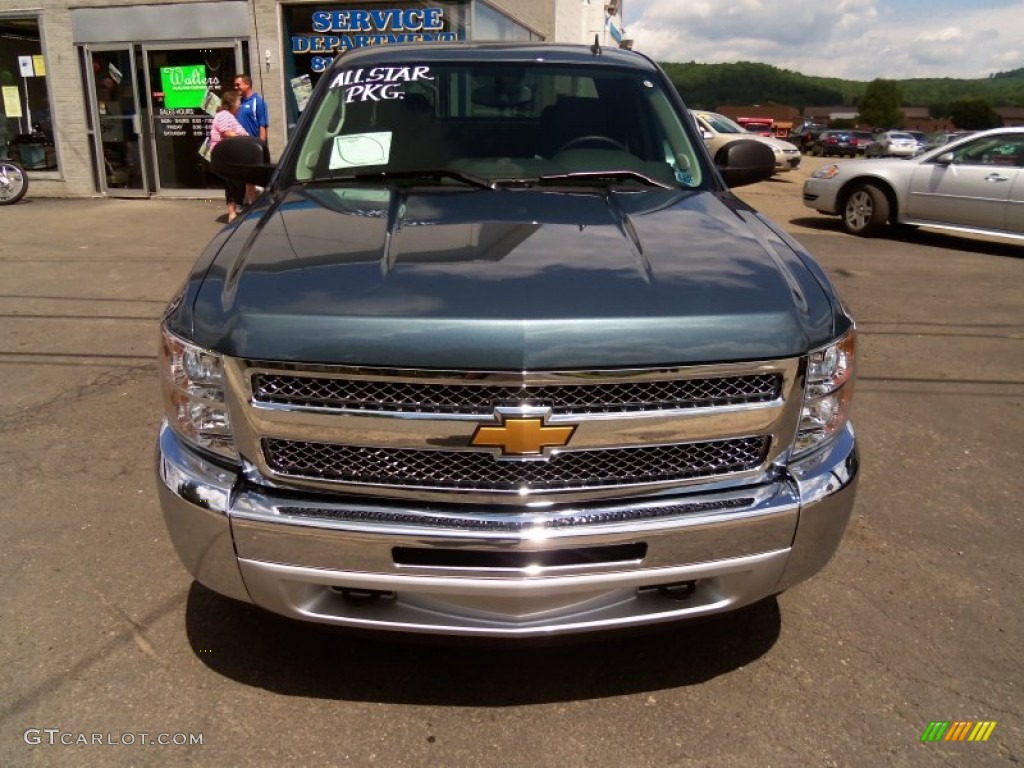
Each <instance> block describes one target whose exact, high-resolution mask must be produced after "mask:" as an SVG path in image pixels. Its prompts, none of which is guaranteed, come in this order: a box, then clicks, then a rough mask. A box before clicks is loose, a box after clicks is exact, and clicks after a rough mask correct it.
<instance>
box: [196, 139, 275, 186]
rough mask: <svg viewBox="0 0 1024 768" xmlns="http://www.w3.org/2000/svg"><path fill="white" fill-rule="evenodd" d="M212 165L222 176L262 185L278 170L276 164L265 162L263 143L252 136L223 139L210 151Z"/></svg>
mask: <svg viewBox="0 0 1024 768" xmlns="http://www.w3.org/2000/svg"><path fill="white" fill-rule="evenodd" d="M210 166H211V167H212V168H213V172H214V173H216V174H217V175H218V176H220V177H222V178H225V179H232V180H233V181H243V182H245V183H246V184H256V185H258V186H261V187H265V186H266V185H267V182H269V181H270V177H271V176H272V175H273V174H274V171H275V170H277V166H276V165H274V164H273V163H268V162H265V160H264V148H263V143H262V142H261V141H260V140H259V139H255V138H253V137H252V136H233V137H231V138H228V139H223V140H221V141H220V143H218V144H217V146H216V147H214V148H213V152H211V153H210Z"/></svg>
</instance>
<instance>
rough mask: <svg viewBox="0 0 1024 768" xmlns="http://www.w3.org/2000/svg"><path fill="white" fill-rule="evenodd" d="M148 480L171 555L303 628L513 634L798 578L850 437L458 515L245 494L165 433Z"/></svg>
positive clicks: (834, 540) (853, 470)
mask: <svg viewBox="0 0 1024 768" xmlns="http://www.w3.org/2000/svg"><path fill="white" fill-rule="evenodd" d="M157 475H158V487H159V491H160V500H161V505H162V507H163V512H164V518H165V520H166V523H167V527H168V530H169V531H170V535H171V539H172V541H173V542H174V546H175V548H176V549H177V551H178V555H179V557H180V558H181V560H182V562H183V563H184V564H185V566H186V568H187V569H188V570H189V572H190V573H191V574H192V575H193V576H194V577H195V579H196V580H197V581H199V582H200V583H202V584H204V585H205V586H207V587H209V588H210V589H212V590H214V591H216V592H219V593H222V594H225V595H227V596H229V597H233V598H236V599H240V600H245V601H248V602H252V603H254V604H256V605H258V606H261V607H263V608H265V609H268V610H271V611H274V612H276V613H279V614H282V615H285V616H290V617H293V618H297V619H303V620H307V621H316V622H323V623H329V624H338V625H344V626H351V627H362V628H368V629H390V630H398V631H406V632H431V633H442V634H459V635H482V636H506V637H515V636H530V635H549V634H555V633H564V632H578V631H587V630H599V629H607V628H612V627H624V626H631V625H639V624H648V623H654V622H662V621H671V620H676V619H683V618H688V617H696V616H704V615H709V614H714V613H720V612H723V611H727V610H731V609H734V608H738V607H740V606H743V605H747V604H750V603H753V602H756V601H757V600H760V599H762V598H764V597H768V596H769V595H772V594H775V593H777V592H780V591H782V590H784V589H787V588H788V587H790V586H793V585H794V584H797V583H799V582H801V581H803V580H804V579H807V578H808V577H810V576H811V575H813V574H814V573H816V572H817V571H818V570H820V569H821V568H822V567H823V566H824V565H825V564H826V563H827V562H828V560H829V559H830V558H831V557H832V555H833V553H834V552H835V550H836V548H837V547H838V546H839V541H840V539H841V538H842V535H843V531H844V530H845V528H846V524H847V521H848V520H849V517H850V513H851V510H852V508H853V501H854V493H855V488H856V479H857V454H856V447H855V442H854V437H853V432H852V430H850V429H847V430H846V431H845V432H844V433H843V434H841V435H840V436H839V437H838V439H837V440H835V441H834V442H833V443H832V444H831V445H830V446H829V448H828V449H826V450H825V451H823V452H821V453H818V454H815V455H813V456H812V457H810V458H808V459H806V460H805V461H803V462H801V463H799V464H796V465H793V466H791V467H790V471H789V475H788V476H787V477H784V478H780V479H779V480H777V481H776V482H774V483H771V484H768V485H762V486H759V487H756V488H747V489H740V490H728V491H724V490H720V491H716V492H711V493H693V492H692V489H690V490H691V492H690V493H688V494H686V495H679V494H675V495H672V496H664V497H656V498H653V499H645V500H644V501H642V502H632V503H625V502H622V501H620V502H604V503H600V504H591V505H587V506H585V507H575V508H559V507H556V506H550V505H549V506H542V507H539V508H524V509H519V510H516V511H511V510H509V509H508V508H507V507H501V508H498V509H493V510H487V509H483V510H480V511H471V512H468V511H467V510H468V509H472V510H476V509H479V507H478V506H476V505H474V506H473V507H468V506H466V507H456V505H454V504H448V505H443V506H439V505H433V506H429V507H422V506H417V505H415V504H412V503H410V502H408V501H404V502H400V503H397V504H391V505H389V504H383V503H381V502H379V501H376V500H368V499H355V498H352V497H347V498H343V497H332V496H329V495H318V494H309V493H305V494H303V495H302V496H301V497H299V498H296V496H295V495H294V494H289V493H286V492H276V491H274V490H272V489H267V488H262V487H255V486H251V485H248V484H246V483H244V482H242V481H241V480H240V478H239V476H238V475H237V474H236V473H234V472H232V471H230V470H227V469H224V468H222V467H220V466H218V465H216V464H214V463H212V462H210V461H208V460H207V459H204V458H202V457H201V456H199V455H197V454H196V453H195V452H193V451H192V450H190V449H189V448H187V447H186V446H184V445H183V444H182V443H181V442H180V441H179V440H178V438H177V437H176V436H175V435H174V433H173V432H172V431H171V430H170V429H169V428H168V427H167V425H166V424H165V425H163V427H162V428H161V431H160V437H159V445H158V455H157ZM453 499H457V497H456V496H455V494H453Z"/></svg>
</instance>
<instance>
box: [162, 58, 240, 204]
mask: <svg viewBox="0 0 1024 768" xmlns="http://www.w3.org/2000/svg"><path fill="white" fill-rule="evenodd" d="M143 58H144V60H145V62H146V64H145V67H146V91H147V93H148V98H149V109H150V115H151V116H152V121H153V130H152V150H153V157H154V158H155V167H156V190H157V192H158V193H160V194H162V195H166V196H180V197H194V196H196V195H197V194H203V192H204V191H205V190H212V189H223V182H222V181H221V180H220V179H219V178H218V177H216V176H214V175H213V173H212V172H211V171H210V165H209V163H208V162H207V161H206V160H204V159H203V158H202V157H200V156H199V149H200V147H201V146H202V144H203V141H204V140H205V139H206V137H207V136H208V135H209V132H210V123H211V122H212V120H213V115H214V114H215V113H216V111H217V105H218V104H219V103H220V96H221V94H222V93H223V92H224V89H225V88H233V87H234V85H233V83H234V78H235V75H236V74H237V73H238V72H240V71H242V69H241V68H242V46H241V43H240V42H231V43H223V44H202V45H199V46H197V45H194V44H187V43H183V44H162V45H152V46H143Z"/></svg>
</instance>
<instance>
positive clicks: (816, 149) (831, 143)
mask: <svg viewBox="0 0 1024 768" xmlns="http://www.w3.org/2000/svg"><path fill="white" fill-rule="evenodd" d="M811 154H812V155H814V156H815V157H833V156H835V155H838V156H839V157H855V156H856V155H857V142H856V140H855V139H854V137H853V134H851V133H850V132H849V131H839V130H828V131H822V132H821V133H820V134H818V138H817V139H815V140H814V145H813V146H812V147H811Z"/></svg>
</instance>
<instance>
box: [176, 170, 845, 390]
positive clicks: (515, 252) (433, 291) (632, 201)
mask: <svg viewBox="0 0 1024 768" xmlns="http://www.w3.org/2000/svg"><path fill="white" fill-rule="evenodd" d="M789 242H792V241H789ZM195 295H196V300H195V303H194V306H193V307H192V308H191V309H192V312H191V325H192V328H191V331H192V333H191V335H192V337H193V339H194V340H195V341H196V342H197V343H199V344H202V345H203V346H206V347H209V348H212V349H216V350H218V351H220V352H223V353H224V354H227V355H231V356H236V357H244V358H250V359H262V360H280V361H291V362H308V363H338V364H350V365H374V366H399V367H429V368H455V369H494V370H523V369H533V370H539V369H556V368H559V369H561V368H565V369H567V368H592V367H601V368H608V367H623V366H625V367H629V366H650V365H673V364H687V363H697V362H726V361H740V360H759V359H773V358H782V357H791V356H796V355H799V354H803V353H805V352H806V351H807V350H808V349H809V348H812V347H814V346H818V345H820V344H823V343H826V342H827V341H828V340H829V339H830V338H831V335H832V334H833V314H834V308H833V306H832V297H831V292H830V290H829V288H828V286H827V285H823V284H822V282H821V281H819V280H818V279H816V278H815V275H814V274H812V273H811V272H810V271H809V270H808V268H807V267H806V266H805V264H804V262H803V260H802V258H801V256H800V255H799V254H797V253H796V252H795V251H794V249H793V248H792V247H790V245H788V244H787V242H786V241H785V240H784V238H783V237H781V236H780V235H779V234H777V233H776V232H775V231H774V230H773V229H772V228H771V227H770V226H768V225H767V224H766V223H765V222H764V221H763V220H762V219H761V218H760V217H759V216H758V215H757V214H756V213H755V212H754V211H752V210H751V209H749V208H748V207H747V206H745V205H744V204H742V203H741V202H740V201H739V200H737V199H736V198H734V197H733V196H732V195H730V194H728V193H711V192H684V191H679V190H672V191H669V190H656V191H643V192H609V191H606V190H587V189H583V190H579V191H572V190H565V189H559V190H557V191H548V190H537V189H496V190H481V189H461V188H460V189H456V190H445V189H436V188H435V189H430V190H408V189H405V190H403V189H400V188H399V189H395V188H389V187H384V186H375V187H367V186H355V185H353V186H330V187H319V188H313V187H308V188H304V189H294V190H291V191H289V192H287V193H286V194H284V195H282V196H281V197H280V198H278V199H277V200H276V201H275V202H273V203H270V204H268V205H267V206H266V207H264V208H262V209H258V210H255V211H253V212H252V213H251V214H250V215H248V216H246V217H245V219H244V220H241V224H240V225H239V226H238V227H237V228H236V229H235V231H234V233H233V234H232V235H231V237H230V238H228V239H227V241H226V243H225V245H224V246H223V247H222V248H221V250H220V252H219V254H218V255H217V258H216V260H215V261H214V262H213V264H212V266H211V268H210V269H209V270H208V272H207V274H206V275H205V278H204V280H203V284H202V286H201V287H200V289H199V290H198V292H197V293H196V294H195Z"/></svg>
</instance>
